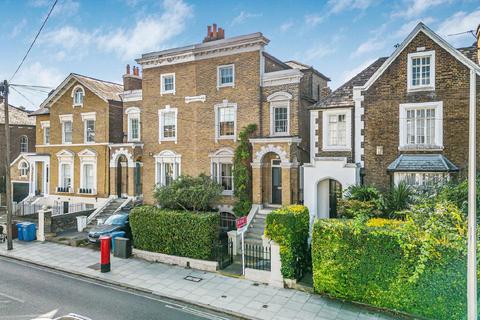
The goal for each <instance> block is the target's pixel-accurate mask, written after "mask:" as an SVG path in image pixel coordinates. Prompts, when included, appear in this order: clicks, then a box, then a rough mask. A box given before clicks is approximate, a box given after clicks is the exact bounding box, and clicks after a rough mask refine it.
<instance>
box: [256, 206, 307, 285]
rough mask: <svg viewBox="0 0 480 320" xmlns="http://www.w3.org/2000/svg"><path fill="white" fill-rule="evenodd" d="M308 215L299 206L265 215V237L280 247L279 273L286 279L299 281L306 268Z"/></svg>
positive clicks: (302, 207) (284, 208) (303, 208)
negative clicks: (280, 263) (280, 262)
mask: <svg viewBox="0 0 480 320" xmlns="http://www.w3.org/2000/svg"><path fill="white" fill-rule="evenodd" d="M308 234H309V213H308V208H307V207H305V206H301V205H291V206H286V207H283V208H280V209H277V210H274V211H272V212H270V213H269V214H268V215H267V220H266V226H265V236H266V237H268V238H270V239H272V240H273V241H275V242H276V243H278V245H279V246H280V259H281V261H282V268H281V272H282V275H283V276H284V277H285V278H287V279H300V278H301V276H302V275H303V271H305V269H306V268H307V267H308V265H309V261H310V252H309V250H308Z"/></svg>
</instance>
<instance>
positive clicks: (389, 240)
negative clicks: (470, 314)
mask: <svg viewBox="0 0 480 320" xmlns="http://www.w3.org/2000/svg"><path fill="white" fill-rule="evenodd" d="M387 221H388V220H386V219H370V220H368V221H367V222H366V223H365V224H359V223H357V221H356V220H334V219H332V220H319V221H317V222H316V223H315V225H314V228H313V236H312V260H313V281H314V290H315V292H317V293H324V294H328V295H331V296H334V297H338V298H342V299H347V300H352V301H358V302H362V303H367V304H371V305H374V306H377V307H384V308H389V309H394V310H398V311H403V312H407V313H410V314H414V315H417V316H422V317H426V318H430V319H439V320H440V319H462V318H464V317H465V314H466V294H465V292H466V268H465V265H466V237H465V233H466V224H465V219H464V217H463V215H462V213H461V212H460V210H459V209H458V208H457V207H456V206H455V205H454V204H452V203H449V202H441V203H438V204H436V205H434V206H431V205H418V206H415V207H414V208H412V210H411V211H409V213H408V214H407V215H406V221H405V222H400V221H392V222H387Z"/></svg>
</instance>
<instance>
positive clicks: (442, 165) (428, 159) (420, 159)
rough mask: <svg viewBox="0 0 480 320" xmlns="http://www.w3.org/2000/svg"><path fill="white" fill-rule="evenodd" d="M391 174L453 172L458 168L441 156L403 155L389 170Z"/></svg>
mask: <svg viewBox="0 0 480 320" xmlns="http://www.w3.org/2000/svg"><path fill="white" fill-rule="evenodd" d="M387 171H390V172H451V171H458V167H457V166H456V165H454V164H453V163H452V162H451V161H450V160H448V159H447V158H446V157H444V156H443V155H441V154H402V155H400V156H399V157H398V158H397V159H395V161H393V162H392V163H391V164H390V165H389V166H388V168H387Z"/></svg>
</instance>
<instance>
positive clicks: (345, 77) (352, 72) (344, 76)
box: [342, 59, 376, 84]
mask: <svg viewBox="0 0 480 320" xmlns="http://www.w3.org/2000/svg"><path fill="white" fill-rule="evenodd" d="M375 60H376V59H368V60H367V61H365V62H363V63H362V64H360V65H359V66H357V67H355V68H353V69H351V70H347V71H344V72H343V74H342V79H343V80H342V84H344V83H345V82H347V81H348V80H350V79H352V78H353V77H355V76H356V75H357V74H359V73H360V72H361V71H363V69H365V68H366V67H368V66H369V65H371V64H372V63H373V62H374V61H375Z"/></svg>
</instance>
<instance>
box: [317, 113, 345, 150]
mask: <svg viewBox="0 0 480 320" xmlns="http://www.w3.org/2000/svg"><path fill="white" fill-rule="evenodd" d="M332 115H345V129H346V134H345V135H346V136H345V139H346V141H345V142H346V144H345V146H331V145H329V144H328V140H329V136H328V117H329V116H332ZM322 150H323V151H352V110H351V109H350V108H344V109H343V108H342V109H331V110H323V111H322Z"/></svg>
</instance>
